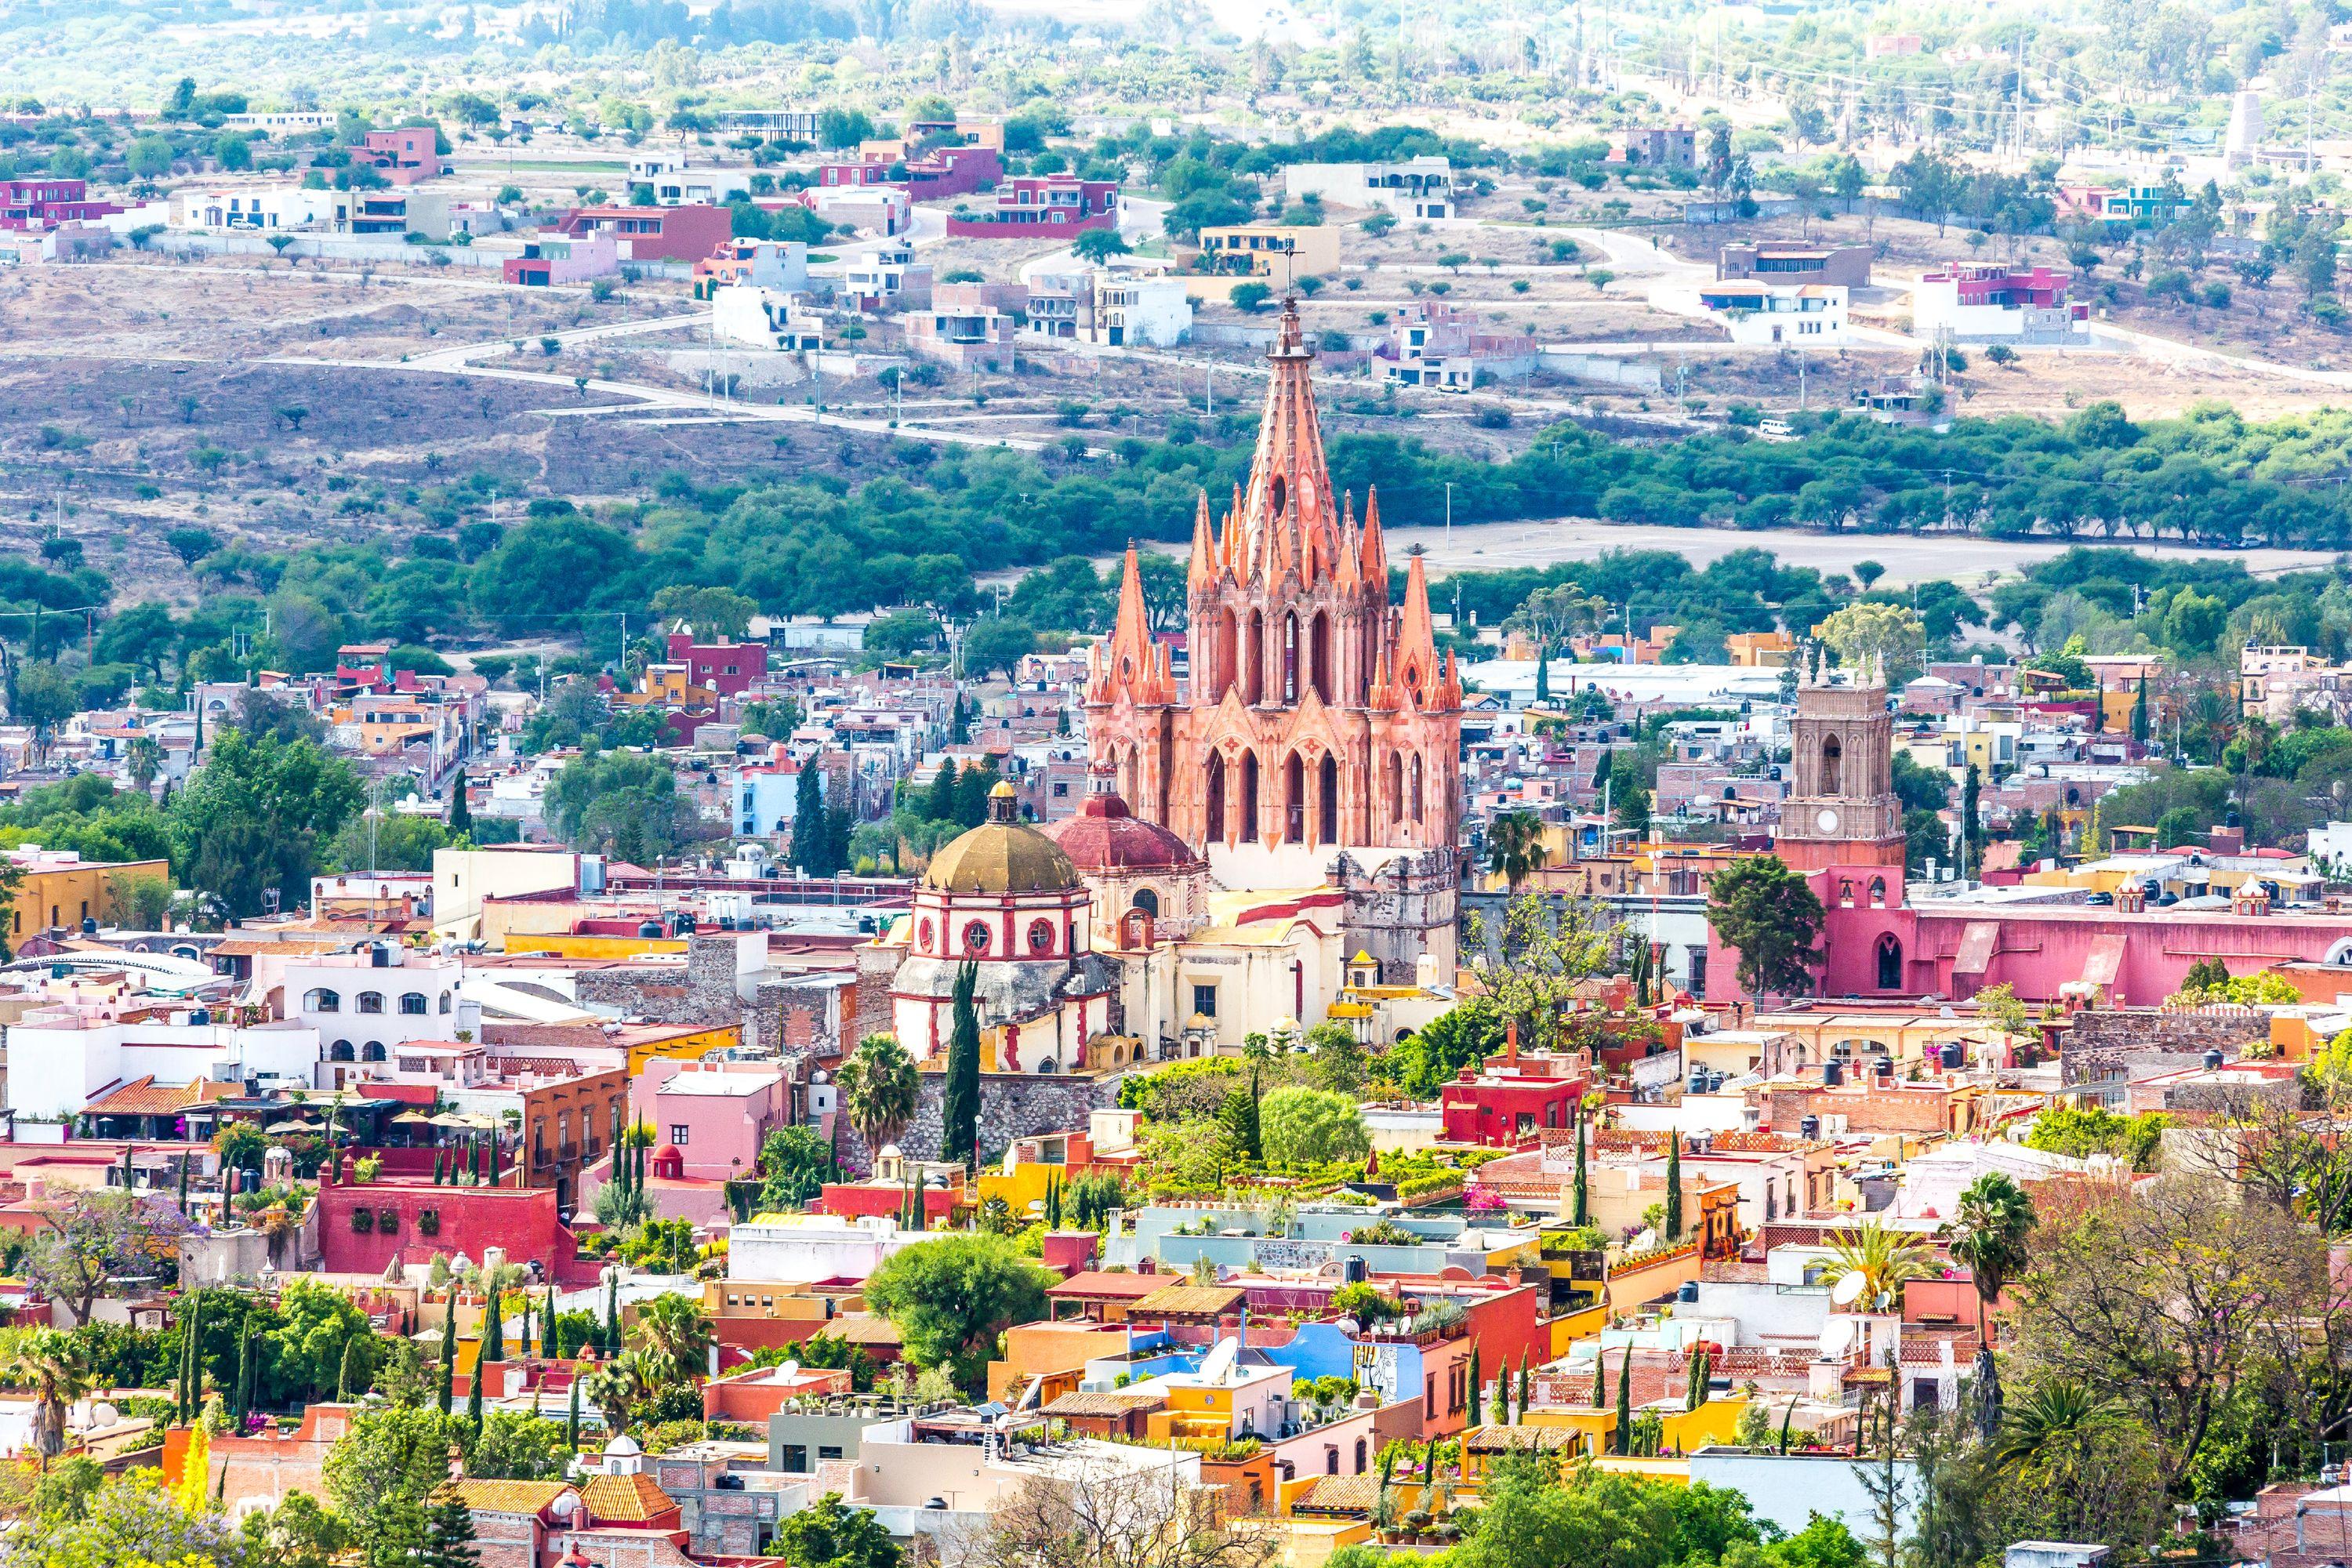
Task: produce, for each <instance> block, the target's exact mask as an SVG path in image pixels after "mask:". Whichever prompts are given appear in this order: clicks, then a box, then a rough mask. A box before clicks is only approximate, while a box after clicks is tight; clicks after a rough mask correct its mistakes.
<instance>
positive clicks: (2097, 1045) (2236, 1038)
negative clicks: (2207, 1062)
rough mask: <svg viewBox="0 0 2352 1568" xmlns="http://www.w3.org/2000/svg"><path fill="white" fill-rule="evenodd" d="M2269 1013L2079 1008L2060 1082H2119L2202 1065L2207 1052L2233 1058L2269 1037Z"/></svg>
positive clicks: (2065, 1040) (2065, 1042)
mask: <svg viewBox="0 0 2352 1568" xmlns="http://www.w3.org/2000/svg"><path fill="white" fill-rule="evenodd" d="M2270 1035H2271V1026H2270V1020H2269V1018H2268V1017H2267V1016H2264V1015H2263V1014H2260V1013H2255V1012H2251V1011H2249V1012H2242V1013H2241V1012H2235V1011H2230V1012H2219V1011H2217V1012H2175V1011H2167V1010H2166V1009H2164V1008H2161V1007H2105V1008H2099V1009H2095V1010H2092V1011H2086V1012H2082V1013H2077V1014H2075V1015H2074V1024H2073V1027H2071V1028H2070V1029H2069V1030H2068V1031H2067V1032H2066V1034H2065V1035H2064V1036H2063V1037H2062V1038H2061V1039H2060V1041H2059V1047H2060V1053H2061V1054H2060V1057H2059V1066H2060V1074H2061V1079H2062V1081H2063V1082H2064V1083H2065V1084H2066V1085H2068V1086H2069V1087H2073V1086H2074V1085H2077V1084H2087V1083H2116V1084H2121V1083H2122V1082H2123V1081H2125V1080H2126V1079H2134V1078H2147V1077H2148V1076H2149V1075H2150V1074H2152V1073H2159V1072H2179V1071H2180V1070H2182V1069H2184V1068H2193V1067H2198V1066H2200V1065H2202V1063H2203V1062H2204V1059H2205V1053H2206V1052H2207V1051H2219V1052H2221V1055H2222V1057H2223V1058H2225V1059H2228V1060H2231V1061H2235V1060H2236V1059H2237V1057H2238V1053H2239V1051H2240V1050H2242V1048H2243V1047H2247V1046H2249V1045H2253V1044H2256V1043H2259V1042H2262V1041H2265V1040H2268V1039H2269V1038H2270Z"/></svg>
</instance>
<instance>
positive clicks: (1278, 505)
mask: <svg viewBox="0 0 2352 1568" xmlns="http://www.w3.org/2000/svg"><path fill="white" fill-rule="evenodd" d="M1273 495H1274V515H1275V516H1276V517H1280V516H1281V515H1282V513H1283V510H1284V509H1285V508H1286V507H1287V506H1288V505H1289V504H1290V487H1289V486H1288V485H1287V484H1286V483H1285V482H1284V481H1283V478H1282V476H1281V475H1280V474H1276V475H1275V476H1274V490H1273Z"/></svg>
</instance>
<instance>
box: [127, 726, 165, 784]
mask: <svg viewBox="0 0 2352 1568" xmlns="http://www.w3.org/2000/svg"><path fill="white" fill-rule="evenodd" d="M122 754H123V760H124V761H125V762H127V763H129V764H130V767H131V783H132V784H135V785H137V786H138V789H139V793H140V794H142V795H144V794H146V793H147V788H148V786H149V785H150V784H153V783H154V782H155V775H156V774H157V773H162V772H163V744H162V742H158V741H157V740H156V739H155V737H154V736H152V735H138V736H134V737H132V739H131V744H130V745H129V746H128V747H126V748H125V749H124V751H123V753H122Z"/></svg>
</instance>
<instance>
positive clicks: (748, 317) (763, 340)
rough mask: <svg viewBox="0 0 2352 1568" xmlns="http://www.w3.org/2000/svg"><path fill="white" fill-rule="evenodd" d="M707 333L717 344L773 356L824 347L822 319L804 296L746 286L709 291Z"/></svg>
mask: <svg viewBox="0 0 2352 1568" xmlns="http://www.w3.org/2000/svg"><path fill="white" fill-rule="evenodd" d="M710 331H711V335H712V336H714V337H716V338H717V339H719V342H728V343H740V344H743V345H744V346H746V347H749V348H755V349H766V350H770V351H772V352H773V353H804V352H810V351H814V350H816V349H821V348H823V347H824V316H823V315H822V314H820V313H819V312H818V311H817V310H816V308H815V307H814V305H812V304H811V303H810V302H809V301H808V300H807V298H806V297H805V296H803V295H800V294H791V293H786V292H785V291H783V290H782V289H767V288H761V287H758V286H755V285H753V284H749V283H736V284H730V285H729V286H727V287H725V288H722V289H714V290H712V292H711V296H710Z"/></svg>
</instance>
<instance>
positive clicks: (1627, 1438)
mask: <svg viewBox="0 0 2352 1568" xmlns="http://www.w3.org/2000/svg"><path fill="white" fill-rule="evenodd" d="M1615 1451H1616V1452H1617V1453H1620V1454H1626V1453H1631V1452H1632V1451H1633V1346H1632V1345H1627V1346H1626V1347H1625V1359H1624V1360H1623V1361H1622V1362H1621V1363H1619V1364H1618V1367H1617V1441H1616V1449H1615Z"/></svg>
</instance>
